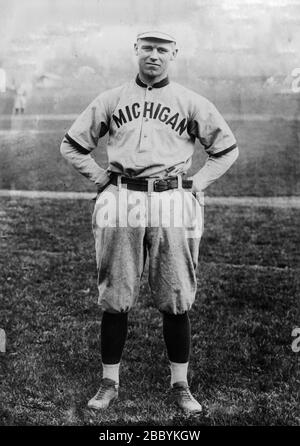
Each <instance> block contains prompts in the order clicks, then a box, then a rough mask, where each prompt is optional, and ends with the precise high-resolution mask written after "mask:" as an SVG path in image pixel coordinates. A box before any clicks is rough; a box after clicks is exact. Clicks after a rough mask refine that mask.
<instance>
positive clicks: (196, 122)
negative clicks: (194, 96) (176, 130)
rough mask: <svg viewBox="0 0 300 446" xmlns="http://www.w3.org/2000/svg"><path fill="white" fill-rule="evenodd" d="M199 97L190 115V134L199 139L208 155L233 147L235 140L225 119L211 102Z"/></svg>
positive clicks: (223, 152)
mask: <svg viewBox="0 0 300 446" xmlns="http://www.w3.org/2000/svg"><path fill="white" fill-rule="evenodd" d="M201 99H203V100H201V101H200V100H199V101H198V102H197V105H196V109H195V112H194V115H193V117H192V122H191V125H190V134H191V135H193V137H195V138H197V139H199V141H200V143H201V144H202V145H203V146H204V149H205V151H206V152H207V154H208V155H211V156H217V157H218V156H221V155H223V154H225V153H228V152H230V151H231V150H233V149H235V148H236V147H237V142H236V139H235V137H234V135H233V133H232V131H231V129H230V128H229V125H228V124H227V122H226V121H225V119H224V118H223V117H222V115H221V114H220V113H219V111H218V110H217V109H216V107H215V106H214V105H213V104H212V103H211V102H209V101H208V100H204V98H201Z"/></svg>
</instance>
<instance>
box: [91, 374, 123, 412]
mask: <svg viewBox="0 0 300 446" xmlns="http://www.w3.org/2000/svg"><path fill="white" fill-rule="evenodd" d="M117 398H118V385H117V383H116V382H115V381H113V380H112V379H109V378H103V379H102V380H101V383H100V387H99V390H98V392H97V393H96V395H95V396H93V398H91V399H90V400H89V402H88V404H87V405H88V407H89V408H90V409H95V410H103V409H106V408H107V407H108V406H109V405H110V404H111V403H112V401H113V400H115V399H117Z"/></svg>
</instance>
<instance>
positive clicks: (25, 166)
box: [0, 118, 300, 196]
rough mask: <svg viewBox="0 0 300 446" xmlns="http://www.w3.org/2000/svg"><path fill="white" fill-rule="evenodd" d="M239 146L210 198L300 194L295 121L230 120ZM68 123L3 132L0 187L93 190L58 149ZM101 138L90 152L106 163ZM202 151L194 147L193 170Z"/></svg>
mask: <svg viewBox="0 0 300 446" xmlns="http://www.w3.org/2000/svg"><path fill="white" fill-rule="evenodd" d="M229 123H230V126H231V128H232V129H233V131H234V133H235V135H236V138H237V141H238V144H239V148H240V157H239V159H238V161H237V162H236V163H235V165H234V166H233V167H232V168H231V169H230V170H229V172H228V173H227V174H226V175H225V176H224V177H223V178H221V179H220V180H219V181H217V182H216V183H215V184H213V185H212V186H211V187H210V188H209V190H208V194H209V195H212V196H214V195H215V196H230V195H234V196H243V195H244V196H245V195H246V196H247V195H248V196H280V195H281V196H288V195H300V180H299V179H300V167H299V166H300V162H299V161H300V158H299V140H300V128H299V124H300V122H299V121H290V122H288V121H285V120H283V119H275V118H273V119H272V118H270V120H269V121H265V122H264V121H259V120H257V121H242V120H235V121H230V122H229ZM70 124H71V122H69V121H67V120H66V121H55V120H54V121H47V120H40V121H37V122H34V123H31V126H32V128H34V129H35V130H38V131H41V132H44V133H30V132H28V130H26V129H25V130H24V131H21V132H19V133H13V132H12V133H9V132H7V133H5V134H2V135H1V142H0V158H1V163H0V189H26V190H27V189H29V190H30V189H37V190H52V191H64V190H68V191H86V190H90V191H91V190H93V185H91V184H89V182H88V181H87V180H85V179H84V178H81V177H80V175H78V174H77V173H76V172H75V171H74V170H73V168H72V167H71V166H69V165H68V164H67V162H66V161H65V160H64V159H62V157H61V155H60V153H59V146H60V143H61V140H62V138H63V135H64V134H65V132H66V131H67V130H68V129H69V127H70ZM104 146H105V141H104V142H103V143H102V146H99V148H98V150H97V151H95V157H96V159H97V161H98V162H99V163H100V164H101V165H102V166H103V167H106V166H107V158H106V153H105V147H104ZM205 158H206V155H205V153H204V150H203V149H202V148H201V147H200V146H197V148H196V150H195V156H194V162H193V168H192V169H191V171H190V173H191V174H193V173H194V172H195V171H197V170H198V169H199V168H200V166H201V165H202V164H203V162H204V160H205Z"/></svg>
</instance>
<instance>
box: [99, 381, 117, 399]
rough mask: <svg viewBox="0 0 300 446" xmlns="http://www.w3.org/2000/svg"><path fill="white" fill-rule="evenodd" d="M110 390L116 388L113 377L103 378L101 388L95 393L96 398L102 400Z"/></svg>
mask: <svg viewBox="0 0 300 446" xmlns="http://www.w3.org/2000/svg"><path fill="white" fill-rule="evenodd" d="M109 390H116V384H115V382H114V381H113V380H112V379H109V378H103V379H102V380H101V383H100V387H99V390H98V392H97V393H96V395H95V399H96V400H100V399H101V398H103V397H104V396H105V394H106V392H108V391H109Z"/></svg>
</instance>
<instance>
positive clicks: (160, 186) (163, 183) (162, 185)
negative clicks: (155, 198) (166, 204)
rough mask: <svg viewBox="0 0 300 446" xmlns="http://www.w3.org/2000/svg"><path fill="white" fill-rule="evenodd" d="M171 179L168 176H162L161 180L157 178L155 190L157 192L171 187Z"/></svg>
mask: <svg viewBox="0 0 300 446" xmlns="http://www.w3.org/2000/svg"><path fill="white" fill-rule="evenodd" d="M169 185H170V180H169V179H167V178H160V179H159V180H156V181H155V183H154V190H155V192H164V191H165V190H168V189H169ZM156 186H157V188H156Z"/></svg>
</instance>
